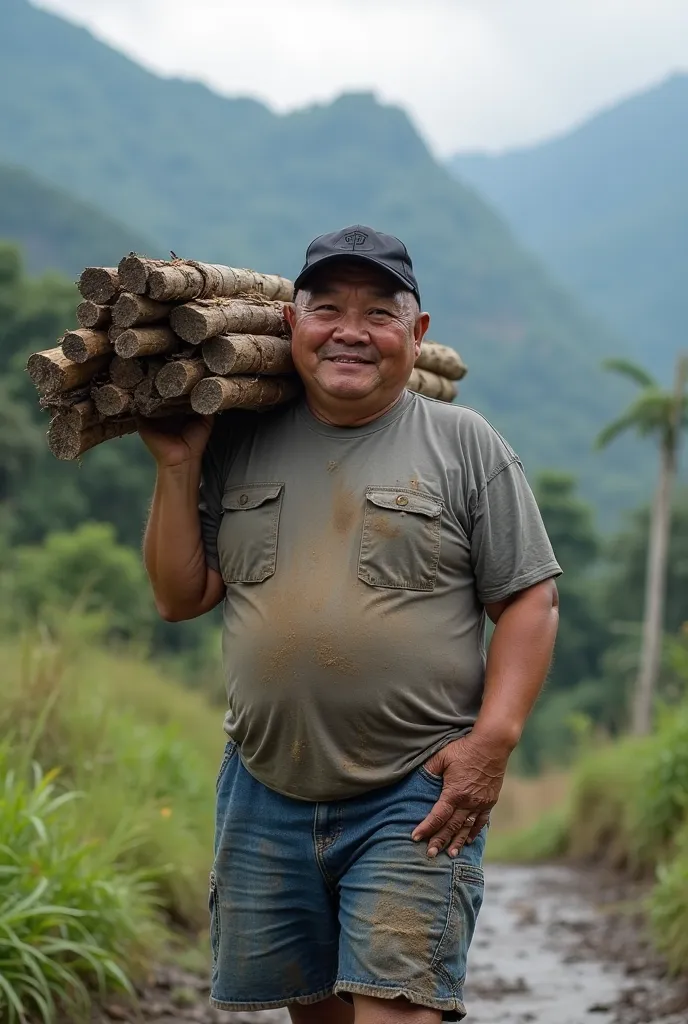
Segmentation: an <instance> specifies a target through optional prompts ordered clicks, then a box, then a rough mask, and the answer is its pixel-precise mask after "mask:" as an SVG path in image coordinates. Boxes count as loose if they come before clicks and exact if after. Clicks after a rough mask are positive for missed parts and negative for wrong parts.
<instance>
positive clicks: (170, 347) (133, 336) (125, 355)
mask: <svg viewBox="0 0 688 1024" xmlns="http://www.w3.org/2000/svg"><path fill="white" fill-rule="evenodd" d="M179 344H180V339H179V338H178V337H177V335H176V334H175V333H174V331H173V330H171V329H170V328H169V327H129V328H127V330H126V331H122V333H121V334H120V335H118V336H117V338H116V339H115V352H116V353H117V355H118V356H121V357H122V359H132V358H133V357H134V356H154V355H161V354H162V353H164V352H174V351H175V350H176V349H178V348H179Z"/></svg>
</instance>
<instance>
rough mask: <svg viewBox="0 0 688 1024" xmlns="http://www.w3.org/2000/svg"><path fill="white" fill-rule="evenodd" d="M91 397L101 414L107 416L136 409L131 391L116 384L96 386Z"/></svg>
mask: <svg viewBox="0 0 688 1024" xmlns="http://www.w3.org/2000/svg"><path fill="white" fill-rule="evenodd" d="M91 397H92V399H93V401H94V403H95V407H96V409H97V410H98V412H99V414H100V415H101V416H103V417H105V418H107V417H108V416H121V415H122V414H123V413H129V414H131V413H133V412H134V411H135V410H134V402H133V397H132V393H131V391H125V389H124V388H118V387H117V385H116V384H103V386H102V387H100V388H94V389H93V391H92V392H91Z"/></svg>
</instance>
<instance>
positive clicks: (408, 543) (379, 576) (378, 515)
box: [358, 487, 443, 591]
mask: <svg viewBox="0 0 688 1024" xmlns="http://www.w3.org/2000/svg"><path fill="white" fill-rule="evenodd" d="M442 506H443V502H442V499H441V498H435V497H433V496H432V495H430V494H424V493H422V492H420V491H411V490H404V489H397V488H392V487H369V488H367V490H366V503H365V513H364V516H363V535H362V537H361V551H360V555H359V560H358V577H359V579H361V580H363V582H364V583H367V584H369V585H370V586H371V587H392V588H395V589H400V590H425V591H429V590H434V588H435V582H436V579H437V565H438V563H439V558H440V535H441V518H442Z"/></svg>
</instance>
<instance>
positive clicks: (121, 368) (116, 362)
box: [110, 356, 145, 391]
mask: <svg viewBox="0 0 688 1024" xmlns="http://www.w3.org/2000/svg"><path fill="white" fill-rule="evenodd" d="M144 377H145V371H144V368H143V366H142V364H141V363H140V362H139V360H138V359H122V357H121V356H114V358H113V360H112V362H111V363H110V380H111V381H112V383H113V384H116V385H117V387H120V388H124V390H125V391H133V390H134V388H135V387H136V385H137V384H140V383H141V381H142V380H143V378H144Z"/></svg>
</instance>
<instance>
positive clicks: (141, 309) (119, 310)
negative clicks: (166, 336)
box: [112, 292, 172, 328]
mask: <svg viewBox="0 0 688 1024" xmlns="http://www.w3.org/2000/svg"><path fill="white" fill-rule="evenodd" d="M171 309H172V305H171V304H170V303H169V302H156V301H155V299H149V298H148V296H146V295H134V294H133V293H132V292H121V294H120V296H119V298H118V299H117V302H115V304H114V306H113V307H112V322H113V324H114V325H115V327H125V328H126V327H135V326H137V325H138V324H155V323H159V322H160V321H161V320H165V319H166V318H167V317H168V316H169V313H170V310H171Z"/></svg>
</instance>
